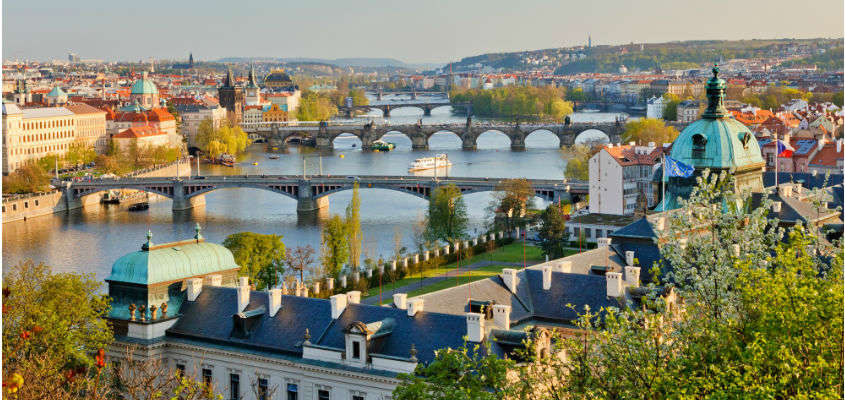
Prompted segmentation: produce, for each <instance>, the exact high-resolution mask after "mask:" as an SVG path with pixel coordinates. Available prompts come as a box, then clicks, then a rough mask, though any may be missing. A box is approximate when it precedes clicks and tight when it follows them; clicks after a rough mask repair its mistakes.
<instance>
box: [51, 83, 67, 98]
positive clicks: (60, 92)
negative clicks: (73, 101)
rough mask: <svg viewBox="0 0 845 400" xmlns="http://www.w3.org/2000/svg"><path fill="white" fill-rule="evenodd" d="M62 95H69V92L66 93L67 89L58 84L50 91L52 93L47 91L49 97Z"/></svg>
mask: <svg viewBox="0 0 845 400" xmlns="http://www.w3.org/2000/svg"><path fill="white" fill-rule="evenodd" d="M62 96H67V93H65V91H64V90H62V88H60V87H58V86H56V87H54V88H53V90H51V91H50V93H47V97H53V98H56V97H62Z"/></svg>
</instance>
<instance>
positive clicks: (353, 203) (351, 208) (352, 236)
mask: <svg viewBox="0 0 845 400" xmlns="http://www.w3.org/2000/svg"><path fill="white" fill-rule="evenodd" d="M346 234H347V241H348V242H349V265H350V266H351V267H352V268H353V269H355V270H357V269H358V267H359V266H360V265H361V250H362V249H363V247H364V234H363V233H362V232H361V194H360V193H359V190H358V182H357V181H356V182H355V183H353V184H352V200H350V201H349V204H348V205H347V206H346Z"/></svg>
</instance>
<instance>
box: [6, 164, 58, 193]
mask: <svg viewBox="0 0 845 400" xmlns="http://www.w3.org/2000/svg"><path fill="white" fill-rule="evenodd" d="M49 189H50V175H49V174H47V170H45V169H44V168H42V167H41V166H40V165H39V163H38V162H35V161H32V160H30V161H28V162H26V163H24V164H23V165H22V166H21V167H20V168H18V169H17V170H15V172H12V173H11V174H9V175H8V176H4V177H3V193H36V192H44V191H47V190H49Z"/></svg>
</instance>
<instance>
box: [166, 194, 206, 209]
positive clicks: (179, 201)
mask: <svg viewBox="0 0 845 400" xmlns="http://www.w3.org/2000/svg"><path fill="white" fill-rule="evenodd" d="M203 206H205V195H198V196H194V197H191V198H188V199H186V198H184V197H182V196H179V197H176V196H174V197H173V211H185V210H190V209H192V208H194V207H203Z"/></svg>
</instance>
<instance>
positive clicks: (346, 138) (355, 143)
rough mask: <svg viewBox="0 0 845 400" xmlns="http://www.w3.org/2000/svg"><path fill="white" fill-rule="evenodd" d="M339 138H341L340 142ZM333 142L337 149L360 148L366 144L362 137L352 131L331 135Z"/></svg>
mask: <svg viewBox="0 0 845 400" xmlns="http://www.w3.org/2000/svg"><path fill="white" fill-rule="evenodd" d="M338 139H340V141H339V142H338ZM331 143H332V147H333V148H335V149H353V148H355V149H360V148H361V146H363V145H364V142H363V141H362V140H361V138H360V137H359V136H358V135H357V134H355V133H351V132H338V133H337V134H335V135H333V136H332V137H331Z"/></svg>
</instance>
